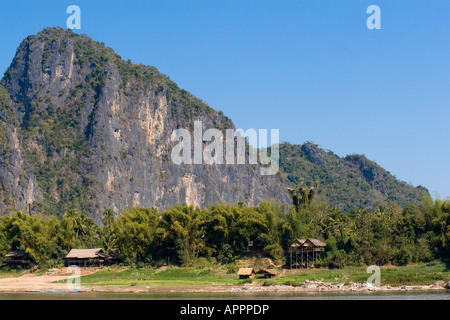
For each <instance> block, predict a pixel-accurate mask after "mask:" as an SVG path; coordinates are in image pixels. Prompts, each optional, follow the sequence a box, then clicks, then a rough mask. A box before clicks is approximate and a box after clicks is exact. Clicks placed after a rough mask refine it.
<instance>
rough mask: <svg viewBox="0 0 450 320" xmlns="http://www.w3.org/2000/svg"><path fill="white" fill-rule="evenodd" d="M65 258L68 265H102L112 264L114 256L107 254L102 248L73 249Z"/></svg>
mask: <svg viewBox="0 0 450 320" xmlns="http://www.w3.org/2000/svg"><path fill="white" fill-rule="evenodd" d="M65 260H66V265H67V266H71V265H75V266H79V267H102V266H103V265H105V264H111V263H112V261H113V257H111V256H110V255H108V254H105V253H104V252H103V250H102V249H101V248H95V249H72V250H70V252H69V254H68V255H67V256H66V258H65Z"/></svg>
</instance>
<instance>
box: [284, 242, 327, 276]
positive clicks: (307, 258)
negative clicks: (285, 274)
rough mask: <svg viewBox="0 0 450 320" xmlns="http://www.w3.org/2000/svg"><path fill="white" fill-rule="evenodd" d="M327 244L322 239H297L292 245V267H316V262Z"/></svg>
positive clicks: (290, 251)
mask: <svg viewBox="0 0 450 320" xmlns="http://www.w3.org/2000/svg"><path fill="white" fill-rule="evenodd" d="M325 247H326V244H325V243H323V242H322V241H320V240H317V239H313V238H308V239H296V240H295V241H294V242H293V243H292V244H291V247H290V250H289V253H290V268H291V269H297V268H310V267H311V268H314V262H315V261H316V260H317V259H318V258H319V257H320V256H321V255H322V252H323V251H324V250H325Z"/></svg>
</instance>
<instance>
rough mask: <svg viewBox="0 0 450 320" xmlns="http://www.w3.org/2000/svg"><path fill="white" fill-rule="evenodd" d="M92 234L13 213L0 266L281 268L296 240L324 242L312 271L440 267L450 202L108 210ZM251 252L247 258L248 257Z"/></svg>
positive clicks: (1, 225)
mask: <svg viewBox="0 0 450 320" xmlns="http://www.w3.org/2000/svg"><path fill="white" fill-rule="evenodd" d="M102 221H103V225H102V226H99V225H97V224H95V223H94V221H93V220H92V219H91V218H89V217H87V216H86V215H85V214H83V213H80V212H78V211H74V210H69V211H68V212H66V213H65V214H64V215H63V216H62V217H61V218H59V219H58V218H56V217H55V216H52V215H28V214H27V213H25V212H21V211H15V212H14V213H13V214H12V215H10V216H9V215H8V216H3V217H1V218H0V258H1V257H4V255H5V254H6V253H7V252H9V250H25V251H26V252H27V253H28V254H29V255H30V256H31V257H32V258H33V259H34V260H35V261H36V262H37V263H38V264H40V265H41V267H45V266H57V265H61V264H62V262H63V260H62V259H63V258H64V256H65V255H66V254H67V253H68V252H69V251H70V249H72V248H96V247H102V248H104V249H105V250H106V251H107V252H109V253H114V254H118V255H119V256H120V257H121V261H122V263H124V264H127V265H137V266H143V265H149V266H151V265H158V264H160V263H161V262H166V261H167V260H168V259H169V261H170V262H171V263H172V264H181V265H184V266H189V265H195V264H196V263H197V262H198V261H199V259H207V260H209V261H210V262H211V263H230V262H232V261H234V260H235V259H237V258H239V257H246V256H255V255H257V256H261V255H262V256H266V257H271V258H272V259H274V260H276V261H277V262H278V263H280V264H283V263H288V258H289V257H288V255H287V254H286V252H287V248H288V247H289V245H290V244H291V243H292V241H293V240H294V239H297V238H309V237H313V238H318V239H322V240H324V241H325V242H326V244H327V247H326V251H325V255H324V256H323V257H322V258H321V259H320V260H319V261H317V263H316V266H328V267H330V268H340V267H344V266H349V265H364V264H366V265H372V264H377V265H385V264H395V265H405V264H408V263H411V262H421V261H425V262H426V261H431V260H434V259H447V258H448V257H449V254H450V251H449V250H450V246H449V244H450V202H449V201H441V200H436V201H432V199H431V198H429V197H428V198H427V197H425V198H424V201H423V202H422V203H421V204H412V205H408V206H406V207H405V208H403V209H402V208H400V207H398V206H390V207H389V208H379V209H377V210H376V211H374V212H368V211H366V210H360V209H357V210H352V211H351V212H350V213H349V214H345V213H342V212H340V211H339V210H338V209H336V208H334V209H333V208H330V207H329V206H327V205H325V204H323V203H317V204H315V205H314V204H313V205H311V204H309V203H307V202H303V203H302V204H301V205H300V207H299V210H298V211H296V210H295V209H294V207H290V208H289V210H286V208H285V206H284V205H279V204H276V203H267V202H266V203H261V204H260V205H259V206H257V207H248V206H245V205H243V204H238V205H226V204H216V205H211V206H210V207H208V208H203V209H202V208H198V207H194V206H188V205H186V204H184V205H177V206H174V207H172V208H170V209H168V210H164V211H162V212H160V211H158V210H156V209H153V208H142V207H134V208H129V209H126V210H124V211H123V212H122V213H121V214H120V215H117V214H116V213H115V212H114V211H112V210H110V209H108V210H105V211H104V213H103V219H102ZM249 249H250V250H249Z"/></svg>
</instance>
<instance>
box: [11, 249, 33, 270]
mask: <svg viewBox="0 0 450 320" xmlns="http://www.w3.org/2000/svg"><path fill="white" fill-rule="evenodd" d="M5 263H6V264H7V265H8V266H11V267H17V266H26V267H29V266H33V265H36V263H35V262H34V260H33V259H32V258H31V257H30V255H29V254H28V253H26V252H25V251H24V250H15V251H10V252H9V253H8V254H6V255H5Z"/></svg>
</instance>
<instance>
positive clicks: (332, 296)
mask: <svg viewBox="0 0 450 320" xmlns="http://www.w3.org/2000/svg"><path fill="white" fill-rule="evenodd" d="M155 299H164V300H166V299H187V300H191V299H206V300H214V299H233V300H239V299H257V300H450V291H448V290H447V291H438V292H430V291H414V292H396V293H390V292H389V293H386V292H383V293H378V292H377V293H366V294H365V293H255V294H233V293H214V294H211V293H108V292H26V293H23V292H21V293H10V292H1V293H0V300H155Z"/></svg>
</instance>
